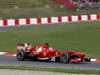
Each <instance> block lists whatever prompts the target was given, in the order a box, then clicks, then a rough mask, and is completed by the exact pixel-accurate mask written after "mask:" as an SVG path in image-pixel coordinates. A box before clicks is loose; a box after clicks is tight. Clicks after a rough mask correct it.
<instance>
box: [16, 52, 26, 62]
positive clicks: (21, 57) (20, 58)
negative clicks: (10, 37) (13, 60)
mask: <svg viewBox="0 0 100 75" xmlns="http://www.w3.org/2000/svg"><path fill="white" fill-rule="evenodd" d="M16 57H17V60H18V61H24V59H25V52H24V51H18V52H17V55H16Z"/></svg>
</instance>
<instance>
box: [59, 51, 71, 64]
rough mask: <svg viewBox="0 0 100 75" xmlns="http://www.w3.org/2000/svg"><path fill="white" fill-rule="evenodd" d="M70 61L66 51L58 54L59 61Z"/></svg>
mask: <svg viewBox="0 0 100 75" xmlns="http://www.w3.org/2000/svg"><path fill="white" fill-rule="evenodd" d="M69 61H70V55H69V54H68V53H63V54H61V56H60V62H62V63H69Z"/></svg>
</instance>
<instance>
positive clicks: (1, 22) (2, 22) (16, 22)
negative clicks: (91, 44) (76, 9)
mask: <svg viewBox="0 0 100 75" xmlns="http://www.w3.org/2000/svg"><path fill="white" fill-rule="evenodd" d="M93 20H100V14H90V15H80V16H59V17H45V18H41V17H38V18H22V19H0V26H2V27H7V26H20V25H34V24H35V25H36V24H54V23H70V22H81V21H93Z"/></svg>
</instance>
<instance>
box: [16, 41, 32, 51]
mask: <svg viewBox="0 0 100 75" xmlns="http://www.w3.org/2000/svg"><path fill="white" fill-rule="evenodd" d="M16 46H17V51H20V50H22V51H26V50H29V49H31V48H32V45H31V44H28V43H22V44H17V45H16Z"/></svg>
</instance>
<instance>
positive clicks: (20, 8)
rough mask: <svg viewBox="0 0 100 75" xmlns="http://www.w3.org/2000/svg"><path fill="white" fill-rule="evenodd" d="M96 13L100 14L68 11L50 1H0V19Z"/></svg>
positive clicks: (88, 11) (89, 12)
mask: <svg viewBox="0 0 100 75" xmlns="http://www.w3.org/2000/svg"><path fill="white" fill-rule="evenodd" d="M47 6H49V7H47ZM16 7H17V8H16ZM40 12H41V13H40ZM96 13H100V10H98V9H94V10H87V11H69V10H68V9H67V8H65V7H64V8H61V7H60V5H59V4H57V3H55V2H52V1H50V0H0V18H26V17H38V16H40V17H46V16H66V15H81V14H96Z"/></svg>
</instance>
